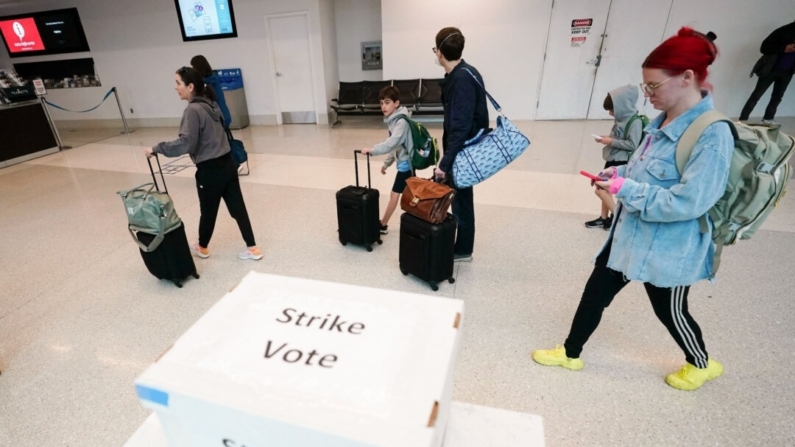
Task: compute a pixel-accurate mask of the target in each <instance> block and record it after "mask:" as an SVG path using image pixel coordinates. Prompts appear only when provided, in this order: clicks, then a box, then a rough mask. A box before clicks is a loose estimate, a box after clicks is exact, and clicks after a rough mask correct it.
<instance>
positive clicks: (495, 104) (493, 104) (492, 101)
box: [464, 68, 504, 116]
mask: <svg viewBox="0 0 795 447" xmlns="http://www.w3.org/2000/svg"><path fill="white" fill-rule="evenodd" d="M464 71H466V72H467V73H469V75H470V76H472V79H474V80H475V82H476V83H477V84H478V85H479V86H480V88H482V89H483V91H484V92H485V93H486V96H487V97H488V98H489V101H491V105H492V106H494V110H496V111H497V112H498V113H499V114H500V115H502V107H500V105H499V104H497V100H496V99H494V97H493V96H491V95H490V94H489V92H488V91H487V90H486V87H483V84H481V83H480V81H479V80H478V77H477V76H475V75H474V74H473V73H472V72H471V71H469V69H468V68H464ZM503 116H504V115H503Z"/></svg>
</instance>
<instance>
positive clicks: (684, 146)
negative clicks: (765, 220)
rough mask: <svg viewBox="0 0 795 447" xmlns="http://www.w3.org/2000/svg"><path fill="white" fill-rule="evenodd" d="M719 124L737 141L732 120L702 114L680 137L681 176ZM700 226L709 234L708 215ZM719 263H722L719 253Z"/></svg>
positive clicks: (711, 113)
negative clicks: (702, 141)
mask: <svg viewBox="0 0 795 447" xmlns="http://www.w3.org/2000/svg"><path fill="white" fill-rule="evenodd" d="M717 122H725V123H727V124H728V125H729V128H730V129H731V131H732V135H733V136H734V138H735V139H737V136H738V134H737V129H736V128H735V127H734V123H733V122H732V120H730V119H729V118H728V117H726V115H724V114H722V113H720V112H718V111H717V110H709V111H706V112H704V113H702V114H701V115H700V116H699V117H698V118H696V120H695V121H693V122H692V123H691V124H690V125H689V126H687V129H685V131H684V133H682V136H681V137H679V142H677V143H676V170H677V171H679V175H680V176H681V175H682V173H684V171H685V166H686V165H687V162H688V161H690V156H691V155H693V149H695V148H696V143H698V139H699V138H701V134H702V133H704V131H705V130H706V129H707V127H709V126H711V125H713V124H715V123H717ZM698 224H699V227H700V228H701V232H702V233H709V223H708V222H707V215H706V214H705V215H703V216H701V217H699V218H698ZM717 262H718V263H720V253H719V252H718V258H717ZM714 271H717V268H716V269H714ZM714 271H713V274H714Z"/></svg>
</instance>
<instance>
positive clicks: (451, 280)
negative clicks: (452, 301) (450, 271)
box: [447, 278, 455, 284]
mask: <svg viewBox="0 0 795 447" xmlns="http://www.w3.org/2000/svg"><path fill="white" fill-rule="evenodd" d="M447 282H449V283H450V284H453V283H454V282H455V278H450V279H448V280H447Z"/></svg>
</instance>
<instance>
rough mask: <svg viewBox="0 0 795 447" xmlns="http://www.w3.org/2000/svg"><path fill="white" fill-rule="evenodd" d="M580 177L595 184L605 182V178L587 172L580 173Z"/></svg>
mask: <svg viewBox="0 0 795 447" xmlns="http://www.w3.org/2000/svg"><path fill="white" fill-rule="evenodd" d="M580 175H584V176H585V177H588V178H589V179H591V180H593V181H595V182H603V181H605V180H607V179H606V178H602V177H599V176H598V175H593V174H591V173H590V172H588V171H580Z"/></svg>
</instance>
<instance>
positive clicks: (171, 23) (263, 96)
mask: <svg viewBox="0 0 795 447" xmlns="http://www.w3.org/2000/svg"><path fill="white" fill-rule="evenodd" d="M325 1H328V0H268V1H261V0H235V2H234V6H235V19H236V22H237V27H238V36H239V37H238V38H236V39H221V40H213V41H203V42H183V41H182V37H181V35H180V31H179V23H178V21H177V13H176V10H175V8H174V3H173V2H171V1H163V0H136V1H135V2H134V5H133V7H130V5H131V3H130V2H129V1H124V0H102V1H98V0H71V1H69V2H68V3H67V2H65V1H63V0H41V1H34V2H31V3H30V4H27V5H26V6H25V7H24V8H19V7H17V8H3V11H2V12H3V14H6V15H7V14H16V13H26V12H30V11H36V10H46V9H55V8H66V7H72V6H76V7H77V8H78V10H79V12H80V18H81V20H82V22H83V27H84V28H85V31H86V35H87V38H88V42H89V45H90V47H91V52H90V53H74V54H67V55H58V56H40V57H31V58H15V59H13V62H35V61H41V60H57V59H68V58H72V57H74V58H77V57H93V58H94V60H95V62H96V65H97V72H98V73H99V76H100V78H101V80H102V84H103V85H102V87H97V88H81V89H65V90H51V91H50V92H49V93H48V99H49V100H50V101H51V102H53V103H56V104H59V105H63V106H65V107H69V108H75V109H80V108H87V107H91V106H93V105H95V104H96V103H97V102H99V100H100V99H101V98H102V96H103V95H104V93H105V92H106V91H107V89H108V88H110V87H111V86H114V85H115V86H117V87H118V89H119V94H120V96H121V99H122V104H123V105H124V106H125V109H126V110H125V112H126V113H127V114H128V118H132V119H139V120H141V121H139V124H140V125H158V124H163V123H170V124H173V123H175V122H176V123H178V122H179V121H178V120H179V117H180V116H181V115H182V110H183V109H184V108H185V104H184V103H182V102H181V101H180V100H179V99H178V98H177V96H176V93H174V91H173V83H174V80H173V77H174V71H175V70H176V69H177V68H179V67H181V66H183V65H188V63H189V62H190V58H191V57H192V56H194V55H196V54H203V55H205V56H206V57H207V59H208V60H209V61H210V63H211V64H212V66H213V67H214V68H233V67H239V68H241V69H242V70H243V78H244V83H245V88H246V99H247V102H248V108H249V114H250V115H251V118H252V123H253V124H275V123H276V112H277V111H276V109H275V106H274V104H275V89H274V81H273V69H272V67H271V62H270V56H269V54H268V45H267V42H266V40H265V39H266V38H265V35H266V33H265V16H266V15H269V14H280V13H290V12H298V11H309V27H310V35H311V37H310V51H311V54H312V63H313V65H314V66H315V74H316V75H315V76H314V77H313V80H314V82H315V92H316V95H315V96H316V100H315V103H316V107H317V112H318V118H319V121H320V122H323V121H324V120H325V121H326V122H327V119H328V118H327V117H328V115H327V108H328V102H327V96H328V95H327V94H326V76H325V73H324V70H323V57H324V51H323V39H322V36H321V34H322V33H321V18H320V10H321V8H320V2H325ZM327 11H328V9H327ZM326 15H327V16H328V15H329V14H326ZM329 57H330V58H331V59H333V57H332V56H331V55H330V56H329ZM5 58H7V54H5V49H0V61H2V60H4V59H5ZM0 64H2V62H0ZM130 108H132V109H134V110H135V113H134V114H132V115H131V114H129V109H130ZM53 115H54V116H53V118H54V119H56V120H72V119H87V118H88V119H114V118H118V109H116V107H115V104H106V105H104V106H103V107H101V108H100V109H99V110H97V111H96V112H92V113H91V114H90V115H76V114H67V113H61V112H57V111H56V112H54V113H53ZM163 118H166V120H165V121H164V120H162V119H163Z"/></svg>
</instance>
